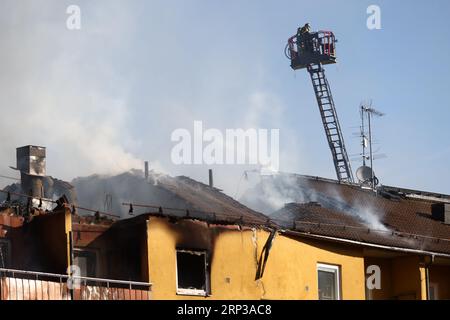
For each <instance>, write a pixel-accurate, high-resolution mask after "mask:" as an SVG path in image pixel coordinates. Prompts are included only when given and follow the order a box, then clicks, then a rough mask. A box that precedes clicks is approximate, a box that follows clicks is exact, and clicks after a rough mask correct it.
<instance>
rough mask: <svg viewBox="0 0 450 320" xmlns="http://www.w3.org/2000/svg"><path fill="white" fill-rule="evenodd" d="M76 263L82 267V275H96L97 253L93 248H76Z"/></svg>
mask: <svg viewBox="0 0 450 320" xmlns="http://www.w3.org/2000/svg"><path fill="white" fill-rule="evenodd" d="M73 254H74V264H75V265H76V266H78V267H79V268H80V276H81V277H96V269H97V254H96V252H95V251H92V250H82V249H74V251H73Z"/></svg>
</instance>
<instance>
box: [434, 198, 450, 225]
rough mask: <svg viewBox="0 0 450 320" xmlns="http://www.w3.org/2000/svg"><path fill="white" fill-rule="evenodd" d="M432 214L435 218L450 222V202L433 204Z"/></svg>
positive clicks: (446, 222)
mask: <svg viewBox="0 0 450 320" xmlns="http://www.w3.org/2000/svg"><path fill="white" fill-rule="evenodd" d="M431 214H432V216H433V218H434V219H436V220H439V221H442V222H444V223H445V224H450V203H434V204H432V205H431Z"/></svg>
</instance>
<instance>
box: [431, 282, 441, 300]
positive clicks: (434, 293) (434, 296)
mask: <svg viewBox="0 0 450 320" xmlns="http://www.w3.org/2000/svg"><path fill="white" fill-rule="evenodd" d="M429 292H430V296H429V300H439V296H438V292H439V288H438V284H437V283H430V286H429Z"/></svg>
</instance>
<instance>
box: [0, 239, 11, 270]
mask: <svg viewBox="0 0 450 320" xmlns="http://www.w3.org/2000/svg"><path fill="white" fill-rule="evenodd" d="M10 252H11V250H10V243H9V241H8V240H3V239H2V240H0V268H9V263H10V258H11V256H10Z"/></svg>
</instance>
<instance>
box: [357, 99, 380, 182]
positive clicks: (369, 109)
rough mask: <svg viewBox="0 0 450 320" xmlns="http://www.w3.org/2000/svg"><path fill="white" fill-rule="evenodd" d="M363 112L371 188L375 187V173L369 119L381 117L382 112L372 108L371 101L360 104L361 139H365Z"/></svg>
mask: <svg viewBox="0 0 450 320" xmlns="http://www.w3.org/2000/svg"><path fill="white" fill-rule="evenodd" d="M364 113H365V114H366V115H367V123H368V126H369V160H370V168H371V172H372V173H371V174H372V177H371V179H370V186H371V188H372V189H375V186H376V184H375V178H376V177H375V173H374V170H373V151H372V125H371V119H372V117H373V116H374V115H375V116H378V117H382V116H384V113H382V112H380V111H378V110H375V109H374V108H372V102H370V103H369V105H365V104H362V105H361V121H362V129H361V130H362V133H363V140H364V139H365V132H364V131H363V130H364ZM363 165H365V145H364V142H363Z"/></svg>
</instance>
